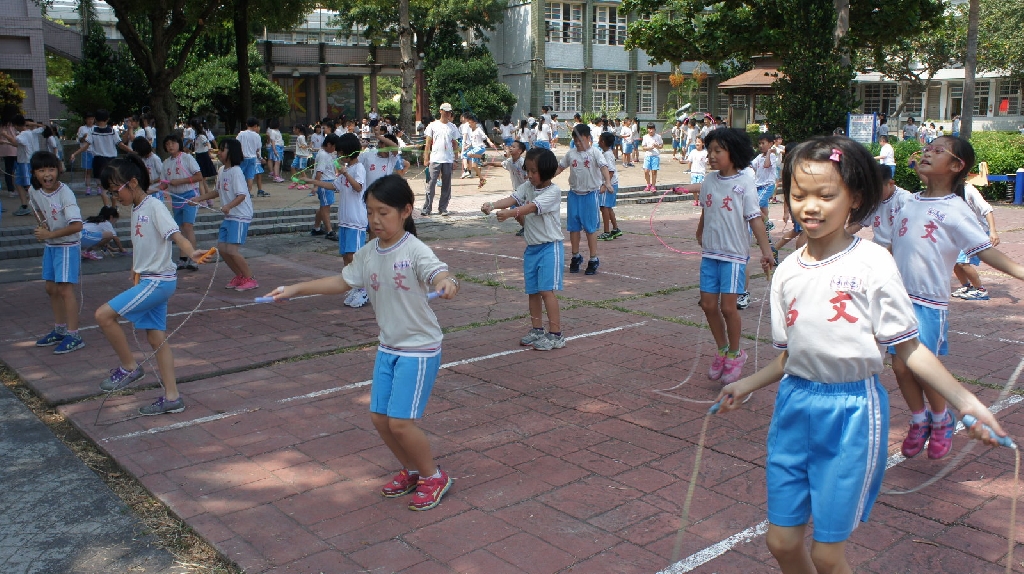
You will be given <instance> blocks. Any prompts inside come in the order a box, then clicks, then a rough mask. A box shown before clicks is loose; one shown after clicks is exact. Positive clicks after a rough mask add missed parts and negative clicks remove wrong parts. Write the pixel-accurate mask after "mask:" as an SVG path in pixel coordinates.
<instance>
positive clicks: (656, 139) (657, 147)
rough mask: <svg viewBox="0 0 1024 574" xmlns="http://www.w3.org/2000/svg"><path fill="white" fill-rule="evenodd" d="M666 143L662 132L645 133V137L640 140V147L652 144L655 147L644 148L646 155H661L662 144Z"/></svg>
mask: <svg viewBox="0 0 1024 574" xmlns="http://www.w3.org/2000/svg"><path fill="white" fill-rule="evenodd" d="M663 145H665V142H664V141H663V140H662V139H661V134H654V135H653V136H652V135H648V134H644V137H643V139H642V140H641V142H640V147H641V148H643V147H646V146H652V147H653V149H649V150H644V157H660V156H661V146H663Z"/></svg>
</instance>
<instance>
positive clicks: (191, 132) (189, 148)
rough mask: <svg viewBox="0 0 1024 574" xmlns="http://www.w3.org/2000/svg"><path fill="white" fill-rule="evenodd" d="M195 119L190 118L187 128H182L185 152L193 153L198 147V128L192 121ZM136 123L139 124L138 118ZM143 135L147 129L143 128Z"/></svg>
mask: <svg viewBox="0 0 1024 574" xmlns="http://www.w3.org/2000/svg"><path fill="white" fill-rule="evenodd" d="M194 121H195V120H194V119H192V120H189V122H188V123H187V124H185V128H184V129H183V130H181V141H182V144H183V149H184V150H185V153H192V152H193V151H195V149H196V128H195V126H194V125H192V122H194ZM135 124H136V125H138V119H136V120H135ZM142 135H143V137H145V135H146V130H145V129H143V130H142Z"/></svg>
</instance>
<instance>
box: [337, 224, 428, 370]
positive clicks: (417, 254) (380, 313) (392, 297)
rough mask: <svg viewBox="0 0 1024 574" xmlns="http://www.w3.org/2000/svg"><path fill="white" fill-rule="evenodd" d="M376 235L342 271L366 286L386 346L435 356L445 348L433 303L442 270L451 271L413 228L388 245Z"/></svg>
mask: <svg viewBox="0 0 1024 574" xmlns="http://www.w3.org/2000/svg"><path fill="white" fill-rule="evenodd" d="M378 241H379V239H373V240H372V241H370V242H369V243H367V244H366V245H364V246H363V248H362V249H360V250H359V251H356V253H355V256H354V257H353V260H352V263H351V264H350V265H346V266H345V268H344V269H342V270H341V277H342V279H344V280H345V283H348V284H349V285H351V286H352V287H353V288H356V289H358V288H363V289H366V294H367V296H368V297H369V299H370V305H372V306H373V309H374V311H375V312H376V314H377V325H378V326H379V327H380V336H379V340H380V349H381V350H383V351H386V352H389V353H394V354H398V355H407V356H414V357H415V356H434V355H436V354H437V352H438V351H439V350H440V349H441V326H440V325H439V324H438V323H437V317H435V316H434V312H433V311H432V310H431V309H430V305H428V304H427V292H428V291H433V290H434V288H433V287H432V286H431V282H432V281H433V280H434V278H435V277H436V276H437V274H438V273H442V272H444V271H448V266H447V265H445V264H444V263H442V262H441V261H440V260H439V259H438V258H437V256H436V255H434V252H433V251H431V250H430V248H429V247H427V246H426V245H425V244H424V243H423V242H422V241H420V240H419V239H417V238H416V236H414V235H412V234H409V233H407V234H405V236H404V237H402V239H400V240H398V242H397V243H395V244H394V245H392V246H391V247H388V248H386V249H381V248H379V247H378V246H377V243H378Z"/></svg>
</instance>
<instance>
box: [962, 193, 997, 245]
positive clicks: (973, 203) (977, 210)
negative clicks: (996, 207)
mask: <svg viewBox="0 0 1024 574" xmlns="http://www.w3.org/2000/svg"><path fill="white" fill-rule="evenodd" d="M964 201H966V202H967V207H970V208H971V211H973V212H974V215H975V217H977V218H978V223H980V224H981V228H982V229H984V230H985V233H988V232H989V228H988V220H987V219H985V216H986V215H988V214H990V213H992V206H991V205H990V204H989V202H987V201H985V197H984V196H982V195H981V192H980V191H978V188H976V187H974V186H973V185H971V184H969V183H965V184H964Z"/></svg>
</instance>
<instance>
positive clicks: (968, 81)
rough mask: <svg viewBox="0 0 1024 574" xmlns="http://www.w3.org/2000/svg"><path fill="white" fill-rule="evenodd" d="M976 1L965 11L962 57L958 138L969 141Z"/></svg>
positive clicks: (973, 0) (971, 117) (975, 38)
mask: <svg viewBox="0 0 1024 574" xmlns="http://www.w3.org/2000/svg"><path fill="white" fill-rule="evenodd" d="M978 4H979V3H978V0H970V5H969V8H968V9H967V53H966V55H965V56H964V100H963V101H964V109H963V113H962V116H961V118H960V137H962V138H964V139H966V140H969V139H971V131H973V129H974V76H975V73H976V72H977V67H978V12H979V11H980V6H979V5H978Z"/></svg>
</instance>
